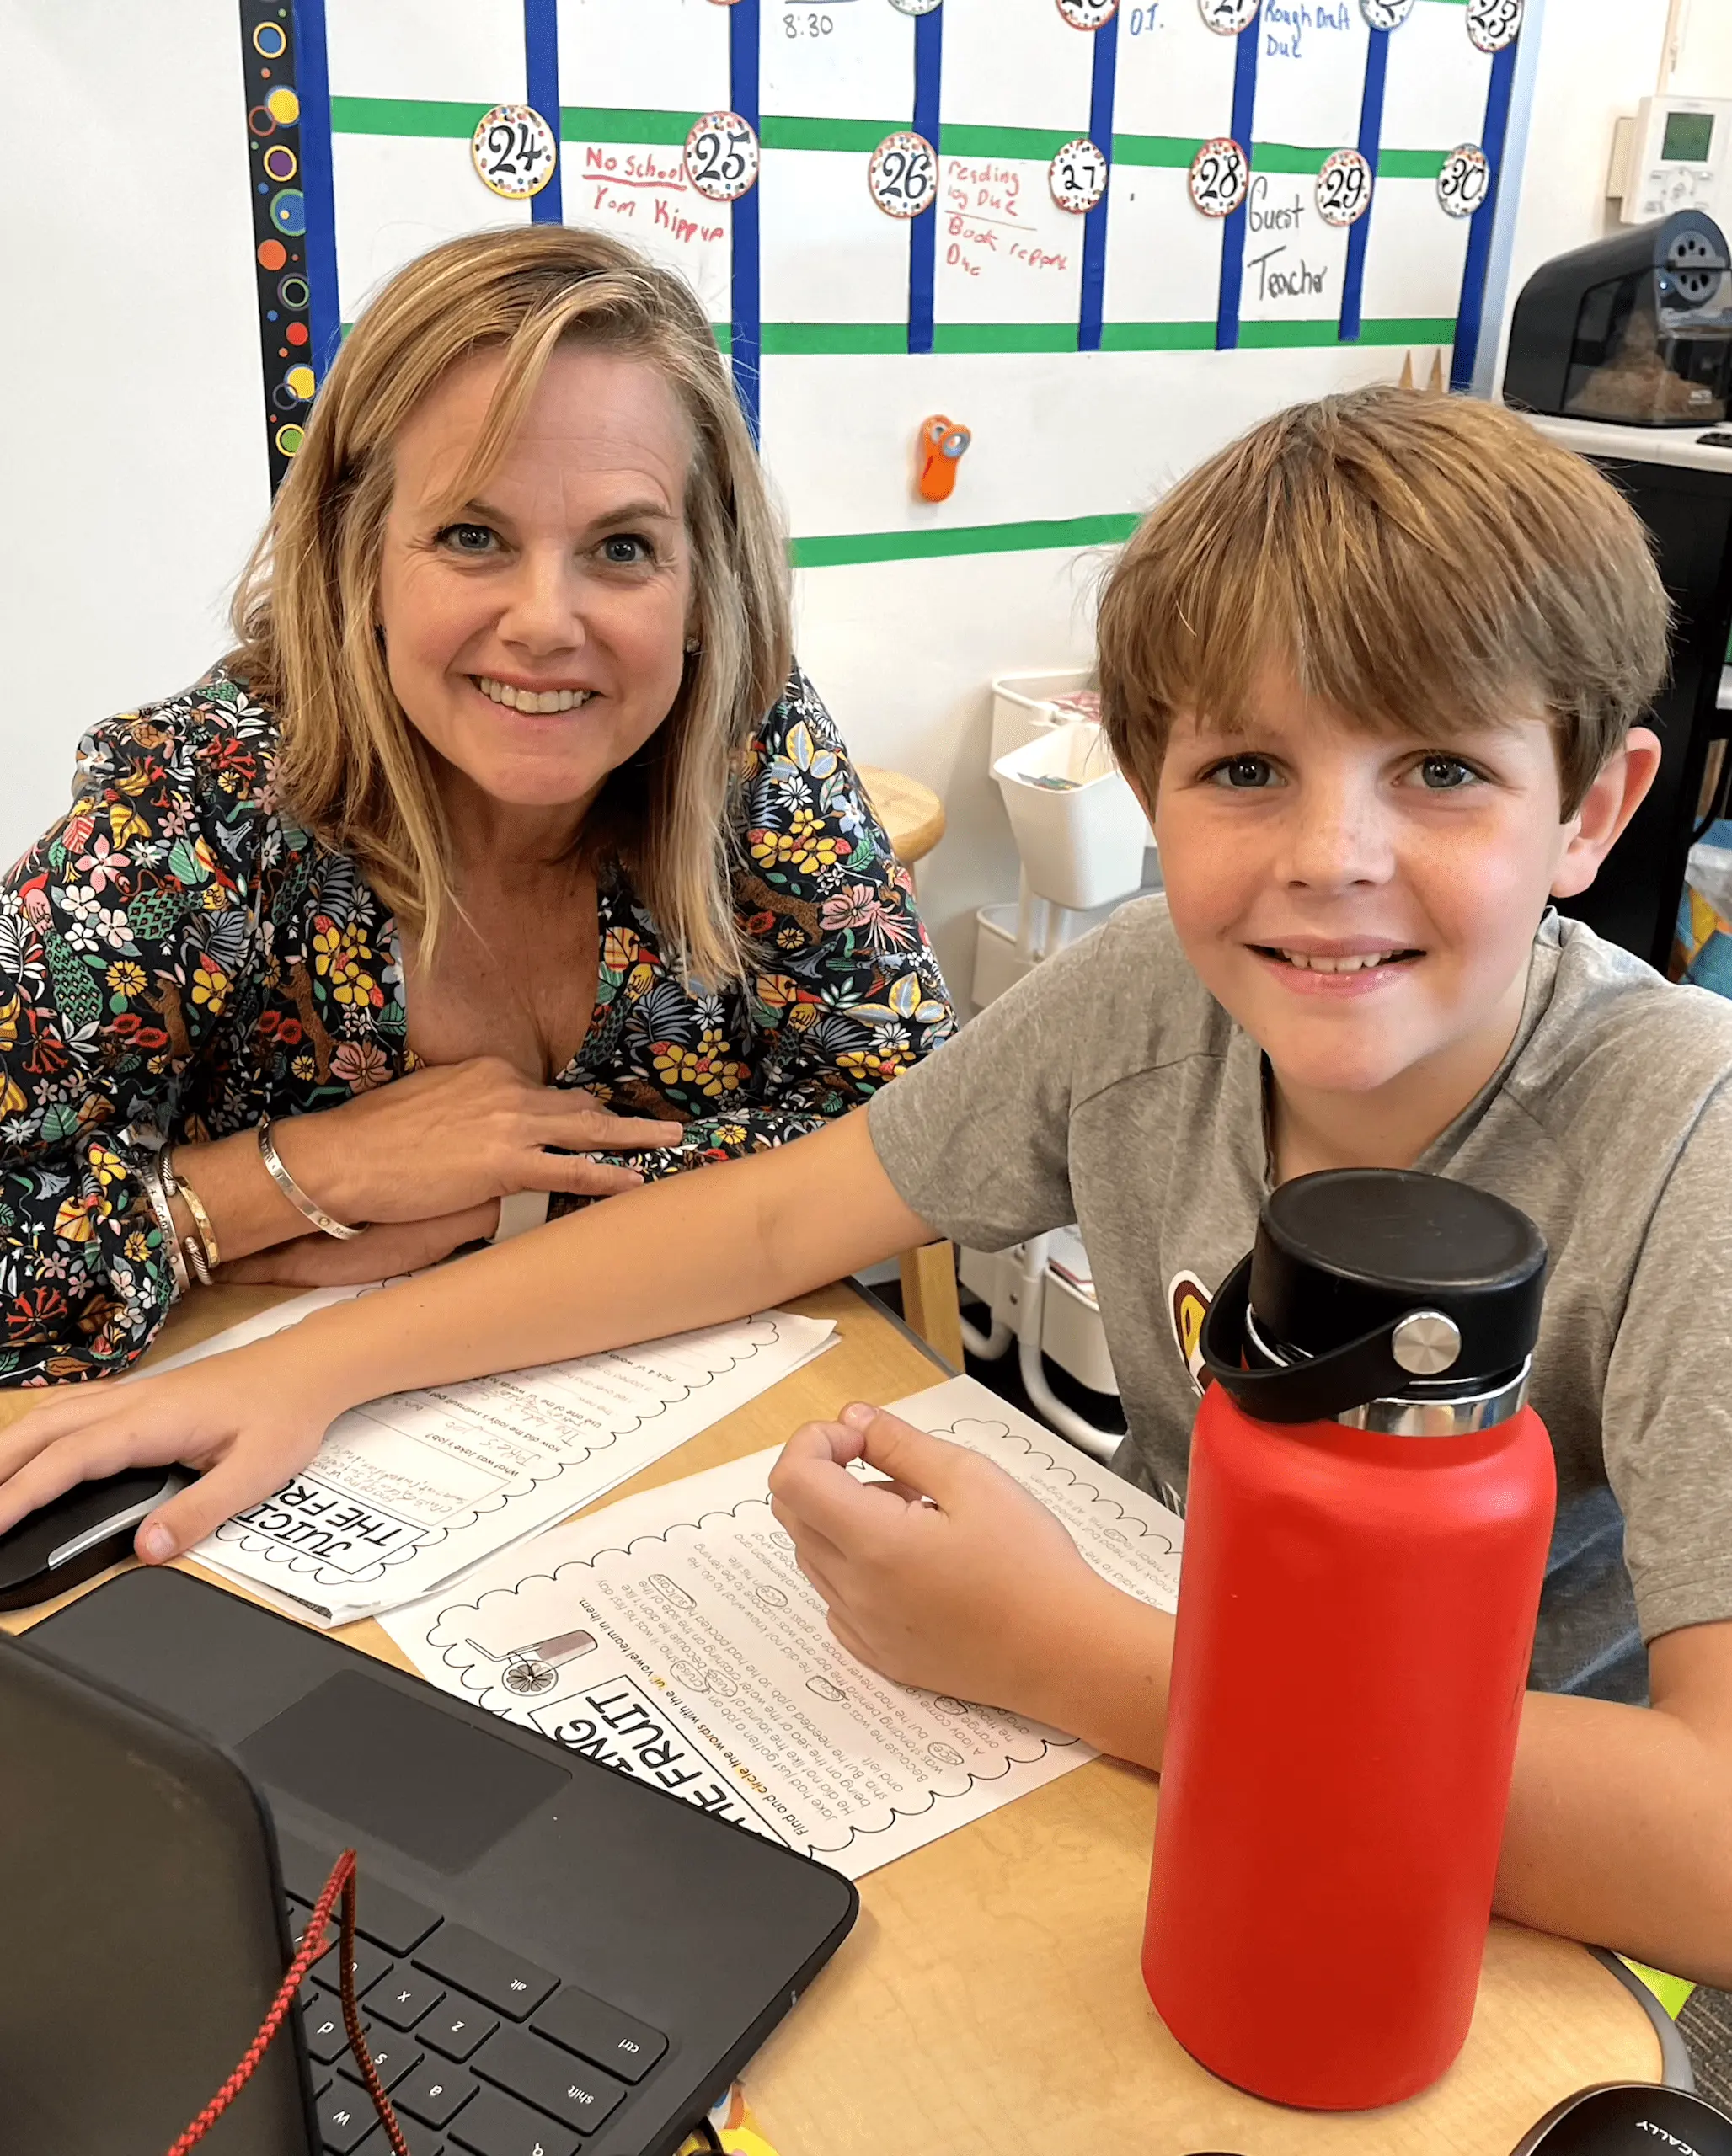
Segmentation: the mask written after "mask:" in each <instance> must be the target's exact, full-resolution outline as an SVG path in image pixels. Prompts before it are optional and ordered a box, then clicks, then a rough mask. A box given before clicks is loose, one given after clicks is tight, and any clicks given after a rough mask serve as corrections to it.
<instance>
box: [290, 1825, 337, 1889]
mask: <svg viewBox="0 0 1732 2156" xmlns="http://www.w3.org/2000/svg"><path fill="white" fill-rule="evenodd" d="M276 1854H277V1861H278V1863H279V1864H280V1865H281V1868H282V1875H283V1884H284V1886H285V1887H287V1888H288V1890H289V1892H290V1893H291V1894H292V1895H293V1896H294V1897H295V1899H296V1900H297V1902H304V1903H306V1904H307V1908H312V1906H313V1903H315V1902H316V1901H317V1900H318V1897H319V1896H320V1895H321V1894H322V1893H323V1892H324V1887H325V1881H326V1880H328V1879H329V1877H330V1876H331V1867H332V1865H334V1864H335V1862H336V1861H337V1859H338V1858H339V1856H340V1855H341V1854H342V1851H341V1850H340V1849H333V1850H332V1851H331V1852H330V1854H329V1855H328V1856H325V1855H321V1854H320V1853H319V1851H318V1850H317V1849H314V1848H313V1847H312V1846H311V1844H308V1843H306V1842H303V1841H302V1839H301V1838H300V1836H299V1835H298V1834H285V1833H282V1832H281V1830H279V1832H278V1833H277V1838H276Z"/></svg>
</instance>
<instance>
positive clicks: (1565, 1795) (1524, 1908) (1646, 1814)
mask: <svg viewBox="0 0 1732 2156" xmlns="http://www.w3.org/2000/svg"><path fill="white" fill-rule="evenodd" d="M1649 1696H1650V1698H1651V1700H1652V1701H1653V1705H1651V1706H1649V1707H1626V1706H1617V1705H1613V1704H1612V1703H1611V1702H1610V1701H1608V1700H1576V1699H1565V1698H1563V1697H1560V1696H1558V1695H1557V1694H1552V1693H1545V1692H1530V1693H1529V1694H1528V1695H1527V1699H1526V1704H1525V1705H1524V1706H1523V1709H1522V1715H1521V1742H1520V1744H1519V1745H1518V1747H1517V1749H1516V1780H1515V1785H1514V1787H1513V1789H1512V1790H1511V1791H1510V1811H1509V1816H1508V1819H1507V1821H1506V1822H1505V1829H1504V1849H1503V1858H1502V1861H1501V1863H1500V1864H1499V1867H1498V1893H1497V1907H1498V1909H1499V1913H1501V1914H1503V1915H1505V1916H1508V1917H1513V1918H1515V1919H1516V1921H1517V1922H1518V1923H1521V1924H1532V1925H1534V1926H1536V1927H1537V1929H1540V1930H1542V1931H1557V1932H1562V1933H1564V1935H1566V1936H1567V1937H1569V1938H1572V1939H1587V1940H1593V1941H1595V1942H1596V1944H1597V1945H1604V1946H1612V1947H1615V1948H1617V1950H1618V1951H1621V1952H1623V1953H1628V1954H1633V1955H1634V1956H1636V1957H1637V1959H1638V1961H1646V1962H1648V1963H1649V1964H1650V1965H1651V1966H1652V1967H1656V1968H1661V1969H1666V1970H1669V1971H1671V1972H1673V1973H1674V1974H1676V1975H1678V1976H1687V1977H1696V1978H1697V1979H1698V1980H1700V1981H1702V1982H1703V1983H1713V1984H1719V1985H1722V1986H1724V1985H1728V1984H1732V1624H1719V1625H1691V1626H1689V1627H1688V1628H1687V1629H1686V1630H1682V1631H1677V1632H1669V1633H1667V1634H1666V1635H1665V1637H1664V1638H1662V1639H1658V1640H1655V1641H1654V1642H1653V1644H1652V1645H1651V1646H1650V1647H1649Z"/></svg>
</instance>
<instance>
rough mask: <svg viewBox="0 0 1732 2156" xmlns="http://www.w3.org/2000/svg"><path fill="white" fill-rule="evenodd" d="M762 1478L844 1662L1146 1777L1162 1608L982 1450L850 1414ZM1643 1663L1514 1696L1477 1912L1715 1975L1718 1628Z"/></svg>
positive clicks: (1731, 1764) (1728, 1904)
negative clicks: (1617, 1685) (1034, 1727)
mask: <svg viewBox="0 0 1732 2156" xmlns="http://www.w3.org/2000/svg"><path fill="white" fill-rule="evenodd" d="M858 1458H863V1459H865V1460H867V1461H868V1462H869V1464H870V1465H873V1466H874V1467H877V1468H879V1469H881V1470H883V1471H884V1472H885V1474H886V1475H889V1476H891V1477H892V1478H894V1479H893V1481H891V1482H890V1484H887V1485H886V1484H879V1485H872V1486H868V1485H863V1484H862V1483H860V1482H859V1481H856V1479H855V1478H854V1477H853V1476H850V1475H848V1474H847V1472H846V1471H845V1469H846V1465H847V1462H848V1461H850V1460H854V1459H858ZM770 1486H771V1490H772V1493H773V1497H774V1502H775V1506H776V1510H777V1516H778V1518H779V1519H780V1520H781V1522H782V1524H783V1527H784V1528H785V1529H787V1530H788V1533H789V1534H792V1535H793V1536H794V1544H795V1549H796V1551H797V1555H798V1560H799V1565H800V1568H801V1570H802V1571H803V1572H805V1574H806V1577H808V1578H809V1579H810V1581H811V1582H812V1584H813V1585H814V1586H815V1588H817V1590H818V1592H819V1593H821V1595H822V1596H823V1597H824V1598H825V1600H826V1603H827V1604H829V1607H830V1622H831V1630H833V1631H834V1632H835V1634H836V1636H837V1638H838V1639H839V1640H840V1641H842V1645H843V1646H846V1647H847V1649H848V1651H849V1652H850V1653H853V1654H854V1655H857V1656H858V1657H859V1658H860V1659H861V1660H862V1661H863V1662H869V1663H870V1664H871V1665H872V1666H873V1667H874V1668H879V1669H881V1670H883V1671H884V1672H885V1673H886V1674H887V1675H889V1676H890V1677H893V1678H896V1679H898V1680H899V1681H900V1682H901V1683H903V1684H917V1685H921V1686H922V1687H924V1688H926V1689H928V1690H931V1691H937V1692H949V1693H954V1694H960V1696H962V1697H964V1698H967V1699H974V1700H980V1701H981V1702H982V1703H983V1704H985V1705H990V1706H997V1707H1005V1708H1008V1709H1009V1710H1011V1711H1012V1712H1013V1713H1018V1714H1024V1715H1028V1716H1031V1717H1032V1718H1033V1719H1034V1720H1035V1721H1043V1722H1045V1723H1047V1724H1049V1725H1050V1726H1054V1727H1056V1728H1060V1729H1063V1730H1066V1731H1068V1732H1070V1733H1071V1734H1072V1735H1073V1736H1076V1737H1082V1738H1083V1740H1084V1741H1085V1742H1088V1743H1089V1744H1092V1745H1094V1746H1095V1747H1096V1748H1098V1749H1099V1750H1101V1751H1103V1752H1110V1753H1115V1755H1116V1756H1117V1757H1119V1758H1125V1759H1131V1760H1134V1761H1136V1763H1137V1764H1139V1765H1141V1766H1145V1767H1149V1768H1152V1769H1154V1770H1155V1771H1156V1772H1157V1773H1158V1772H1159V1770H1160V1766H1161V1755H1162V1749H1163V1744H1164V1742H1165V1738H1166V1718H1167V1686H1168V1675H1169V1673H1170V1668H1171V1663H1172V1653H1173V1620H1172V1619H1171V1618H1170V1617H1168V1616H1167V1615H1166V1614H1163V1612H1162V1611H1160V1610H1157V1609H1149V1608H1147V1606H1146V1605H1144V1604H1141V1603H1140V1602H1136V1601H1134V1600H1133V1599H1132V1598H1131V1596H1129V1595H1127V1594H1124V1593H1120V1591H1119V1590H1118V1589H1117V1588H1113V1587H1109V1585H1108V1584H1107V1582H1105V1581H1104V1580H1103V1579H1101V1578H1100V1577H1099V1575H1098V1574H1097V1573H1095V1572H1093V1571H1091V1570H1090V1568H1089V1567H1088V1565H1086V1564H1085V1563H1084V1562H1083V1559H1082V1557H1081V1556H1080V1555H1079V1554H1078V1553H1077V1549H1076V1546H1075V1545H1074V1544H1073V1543H1072V1541H1071V1540H1070V1537H1069V1536H1068V1534H1066V1533H1065V1531H1064V1530H1063V1529H1062V1528H1061V1526H1060V1525H1059V1524H1058V1523H1057V1522H1056V1520H1055V1519H1054V1518H1052V1516H1051V1515H1050V1513H1046V1512H1045V1510H1044V1508H1042V1507H1041V1506H1040V1504H1038V1503H1037V1502H1035V1500H1034V1498H1033V1497H1030V1496H1029V1495H1028V1493H1027V1492H1025V1491H1024V1490H1023V1489H1021V1488H1020V1487H1019V1486H1018V1485H1017V1484H1016V1483H1015V1482H1013V1481H1012V1480H1011V1479H1010V1477H1009V1476H1007V1475H1005V1474H1003V1473H1002V1470H999V1469H998V1468H997V1467H996V1466H995V1465H992V1462H990V1461H988V1460H982V1459H981V1458H980V1457H979V1456H978V1455H977V1454H973V1453H970V1452H968V1451H966V1450H965V1449H963V1448H962V1447H960V1446H956V1445H951V1444H946V1443H944V1441H943V1440H942V1439H940V1438H933V1437H928V1436H927V1435H926V1434H925V1433H923V1432H922V1431H918V1430H915V1429H912V1428H910V1427H909V1425H908V1424H906V1423H905V1422H900V1421H899V1420H898V1419H897V1417H895V1416H892V1415H884V1414H880V1413H878V1412H875V1411H874V1410H873V1409H871V1408H868V1407H864V1406H860V1407H854V1408H850V1409H849V1410H848V1411H847V1414H846V1415H845V1417H844V1418H843V1420H842V1422H837V1423H810V1424H808V1425H807V1426H806V1428H805V1429H803V1430H801V1431H799V1433H797V1434H796V1435H795V1437H794V1438H793V1439H792V1440H791V1441H790V1443H789V1444H788V1448H787V1449H786V1451H785V1452H784V1454H783V1458H782V1460H780V1461H779V1462H778V1465H777V1467H776V1470H775V1472H774V1474H773V1475H772V1477H771V1484H770ZM928 1499H929V1500H931V1502H925V1501H926V1500H928ZM1650 1673H1651V1689H1652V1695H1653V1700H1654V1705H1653V1706H1652V1707H1645V1708H1644V1707H1627V1706H1617V1705H1611V1704H1610V1703H1608V1702H1605V1701H1602V1700H1580V1699H1566V1698H1562V1697H1559V1696H1557V1695H1555V1694H1549V1693H1540V1692H1531V1693H1529V1694H1528V1695H1527V1698H1526V1703H1525V1705H1524V1707H1523V1710H1522V1718H1521V1738H1520V1741H1519V1742H1518V1745H1517V1748H1516V1772H1515V1779H1514V1783H1513V1786H1512V1788H1511V1791H1510V1808H1509V1813H1508V1816H1507V1822H1506V1824H1505V1835H1504V1848H1503V1858H1502V1862H1501V1865H1500V1866H1499V1873H1498V1884H1497V1897H1496V1904H1495V1906H1496V1908H1497V1909H1498V1911H1499V1914H1501V1915H1504V1916H1507V1917H1511V1918H1514V1919H1516V1921H1517V1922H1519V1923H1521V1924H1532V1925H1533V1926H1535V1927H1536V1928H1537V1929H1540V1930H1542V1931H1554V1932H1559V1933H1562V1934H1563V1935H1565V1936H1566V1937H1569V1938H1573V1939H1584V1940H1591V1941H1593V1942H1594V1943H1596V1945H1606V1946H1611V1947H1615V1948H1617V1949H1618V1950H1620V1951H1623V1952H1626V1953H1630V1954H1633V1955H1635V1956H1637V1957H1638V1959H1639V1960H1642V1961H1647V1962H1649V1964H1651V1965H1652V1966H1654V1967H1660V1968H1663V1969H1667V1970H1670V1971H1671V1972H1674V1973H1676V1974H1678V1975H1681V1976H1688V1977H1697V1978H1698V1979H1700V1980H1702V1981H1704V1982H1707V1983H1715V1984H1723V1985H1724V1984H1732V1623H1729V1624H1717V1625H1694V1626H1692V1627H1690V1628H1689V1629H1688V1630H1681V1631H1677V1632H1672V1633H1669V1634H1668V1635H1667V1636H1665V1637H1664V1638H1663V1639H1660V1640H1656V1641H1654V1646H1653V1647H1652V1649H1651V1661H1650ZM1414 1711H1415V1713H1416V1714H1422V1713H1423V1712H1424V1703H1423V1702H1422V1701H1417V1700H1416V1701H1415V1703H1414ZM1301 1770H1302V1769H1297V1768H1296V1771H1301Z"/></svg>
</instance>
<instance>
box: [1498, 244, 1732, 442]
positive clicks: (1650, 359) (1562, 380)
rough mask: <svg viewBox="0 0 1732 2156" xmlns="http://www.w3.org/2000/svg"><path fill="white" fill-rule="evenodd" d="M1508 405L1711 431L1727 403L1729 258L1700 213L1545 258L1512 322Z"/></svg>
mask: <svg viewBox="0 0 1732 2156" xmlns="http://www.w3.org/2000/svg"><path fill="white" fill-rule="evenodd" d="M1504 401H1505V403H1506V404H1510V405H1513V406H1515V407H1516V408H1517V409H1518V410H1522V411H1528V412H1548V413H1552V414H1555V415H1556V416H1558V418H1569V419H1610V420H1612V421H1615V422H1616V423H1617V424H1618V425H1620V426H1631V427H1707V426H1712V425H1713V424H1714V423H1715V422H1716V421H1718V420H1721V419H1724V418H1725V417H1726V415H1727V412H1728V409H1729V403H1732V256H1729V255H1728V253H1727V248H1726V240H1725V236H1724V233H1723V232H1721V230H1720V228H1719V226H1718V225H1717V224H1716V223H1715V222H1714V221H1713V218H1712V217H1708V216H1703V212H1702V211H1700V210H1678V211H1674V212H1673V214H1672V215H1671V216H1669V217H1662V218H1661V219H1660V221H1659V222H1658V223H1657V224H1652V225H1638V226H1636V227H1634V228H1633V230H1631V231H1629V232H1616V233H1614V234H1613V235H1612V237H1611V238H1610V239H1601V240H1596V241H1595V242H1594V243H1592V245H1591V246H1589V247H1579V248H1575V249H1574V251H1573V252H1572V253H1569V254H1560V255H1558V256H1557V257H1556V258H1555V259H1553V260H1552V261H1550V262H1546V263H1542V264H1541V265H1540V267H1539V268H1538V269H1537V270H1535V271H1534V273H1533V275H1532V276H1531V277H1530V278H1529V279H1528V280H1527V282H1526V285H1524V286H1522V288H1521V298H1520V299H1518V300H1517V301H1516V312H1515V313H1514V315H1513V316H1512V317H1511V318H1510V353H1509V358H1508V360H1506V361H1505V367H1504Z"/></svg>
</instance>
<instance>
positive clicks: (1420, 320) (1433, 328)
mask: <svg viewBox="0 0 1732 2156" xmlns="http://www.w3.org/2000/svg"><path fill="white" fill-rule="evenodd" d="M1359 341H1360V344H1454V343H1455V341H1456V318H1455V317H1454V316H1453V315H1452V314H1434V315H1425V314H1416V315H1386V316H1385V317H1384V318H1382V320H1381V321H1367V322H1363V323H1360V330H1359Z"/></svg>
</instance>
